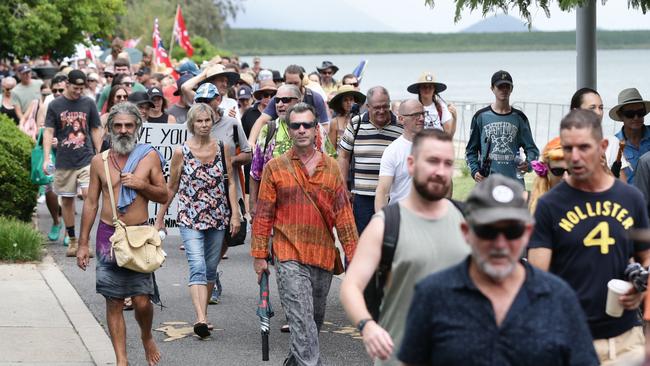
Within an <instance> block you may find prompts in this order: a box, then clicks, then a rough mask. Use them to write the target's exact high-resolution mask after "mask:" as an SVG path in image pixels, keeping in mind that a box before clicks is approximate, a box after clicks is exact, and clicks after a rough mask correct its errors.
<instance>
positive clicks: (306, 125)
mask: <svg viewBox="0 0 650 366" xmlns="http://www.w3.org/2000/svg"><path fill="white" fill-rule="evenodd" d="M300 126H302V127H303V128H304V129H305V130H309V129H310V128H314V127H316V122H291V123H289V128H290V129H292V130H296V131H297V130H299V129H300Z"/></svg>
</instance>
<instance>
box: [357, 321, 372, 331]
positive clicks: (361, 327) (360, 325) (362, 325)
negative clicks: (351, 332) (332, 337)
mask: <svg viewBox="0 0 650 366" xmlns="http://www.w3.org/2000/svg"><path fill="white" fill-rule="evenodd" d="M372 320H373V319H372V318H365V319H361V320H359V323H358V324H357V330H358V331H359V333H363V328H364V327H365V326H366V324H367V323H368V322H369V321H372Z"/></svg>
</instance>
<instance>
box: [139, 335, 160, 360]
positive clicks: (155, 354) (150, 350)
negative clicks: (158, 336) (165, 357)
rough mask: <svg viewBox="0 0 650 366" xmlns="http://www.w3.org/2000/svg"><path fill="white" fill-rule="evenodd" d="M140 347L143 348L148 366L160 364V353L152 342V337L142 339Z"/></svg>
mask: <svg viewBox="0 0 650 366" xmlns="http://www.w3.org/2000/svg"><path fill="white" fill-rule="evenodd" d="M142 345H143V346H144V353H145V356H146V357H147V362H148V363H149V366H155V365H157V364H158V362H160V351H159V350H158V346H156V342H155V341H154V340H153V337H150V338H146V339H142Z"/></svg>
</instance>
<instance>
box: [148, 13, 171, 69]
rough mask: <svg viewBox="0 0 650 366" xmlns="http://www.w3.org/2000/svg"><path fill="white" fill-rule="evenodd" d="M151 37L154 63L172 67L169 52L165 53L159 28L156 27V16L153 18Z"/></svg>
mask: <svg viewBox="0 0 650 366" xmlns="http://www.w3.org/2000/svg"><path fill="white" fill-rule="evenodd" d="M151 39H152V41H153V45H152V46H153V49H154V53H155V56H156V60H155V61H156V63H157V64H164V65H165V66H167V67H170V68H171V67H172V62H171V60H170V59H169V54H168V53H167V50H165V47H164V46H163V41H162V39H161V38H160V29H158V18H156V19H155V20H154V23H153V35H152V36H151Z"/></svg>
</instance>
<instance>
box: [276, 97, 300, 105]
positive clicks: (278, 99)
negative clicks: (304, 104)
mask: <svg viewBox="0 0 650 366" xmlns="http://www.w3.org/2000/svg"><path fill="white" fill-rule="evenodd" d="M293 100H298V98H296V97H282V98H278V97H276V98H275V103H276V104H277V103H280V102H282V103H284V104H289V103H291V101H293Z"/></svg>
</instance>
